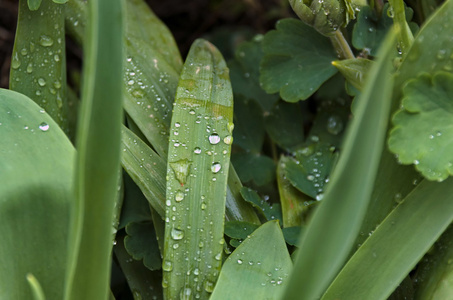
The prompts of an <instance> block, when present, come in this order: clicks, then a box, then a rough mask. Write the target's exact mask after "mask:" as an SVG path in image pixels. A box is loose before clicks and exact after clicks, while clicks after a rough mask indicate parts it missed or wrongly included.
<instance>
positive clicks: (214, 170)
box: [211, 162, 222, 173]
mask: <svg viewBox="0 0 453 300" xmlns="http://www.w3.org/2000/svg"><path fill="white" fill-rule="evenodd" d="M221 168H222V166H221V165H220V163H218V162H215V163H213V164H212V166H211V171H212V173H218V172H219V171H220V169H221Z"/></svg>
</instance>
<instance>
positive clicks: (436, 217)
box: [322, 179, 453, 300]
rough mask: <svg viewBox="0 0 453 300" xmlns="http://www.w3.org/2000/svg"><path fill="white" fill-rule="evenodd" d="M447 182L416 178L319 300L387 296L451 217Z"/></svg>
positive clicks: (450, 192) (452, 192) (374, 299)
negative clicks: (434, 202) (413, 186)
mask: <svg viewBox="0 0 453 300" xmlns="http://www.w3.org/2000/svg"><path fill="white" fill-rule="evenodd" d="M452 184H453V181H452V179H448V180H446V181H445V182H443V183H437V182H429V181H427V180H425V181H423V182H422V183H420V184H419V185H418V186H417V187H416V188H415V189H414V190H413V191H412V192H411V193H410V194H409V195H408V196H407V197H406V198H405V199H404V201H402V202H401V204H400V205H398V207H397V208H396V209H394V210H393V211H392V213H391V214H390V215H388V217H387V218H386V219H385V220H384V222H383V223H381V224H380V225H379V227H378V228H377V229H376V230H375V231H374V233H373V234H372V235H371V236H370V237H369V238H368V239H367V240H366V242H365V243H364V244H363V245H362V246H361V247H360V248H359V250H358V251H357V252H356V253H355V254H354V256H353V257H352V258H351V259H350V260H349V261H348V263H347V264H346V266H345V267H344V268H343V269H342V271H341V272H340V273H339V274H338V277H337V278H336V279H335V281H334V282H333V283H332V285H331V286H330V287H329V289H328V290H327V292H326V294H325V295H324V296H323V298H322V300H331V299H332V300H333V299H351V300H355V299H357V300H359V299H369V300H378V299H386V298H387V297H388V296H389V295H390V294H391V293H392V291H393V290H394V289H395V288H396V287H397V286H398V284H399V283H400V282H401V281H402V280H403V279H404V278H405V277H406V275H407V274H408V273H409V272H410V271H411V270H412V269H413V268H414V266H415V265H416V264H417V263H418V262H419V260H420V259H421V258H422V256H423V255H424V254H425V253H426V252H427V251H428V250H429V249H430V247H431V246H432V245H433V243H434V242H435V241H436V240H437V239H438V237H439V236H440V235H441V234H442V232H443V231H444V230H445V229H446V228H447V226H448V225H449V224H450V223H451V222H452V221H453V216H452V214H451V211H452V209H453V197H452V195H453V189H452V186H453V185H452ZM433 201H436V205H433ZM389 266H391V268H389ZM370 270H373V272H370ZM423 299H429V298H423ZM439 299H444V298H439Z"/></svg>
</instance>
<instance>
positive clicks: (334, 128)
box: [327, 115, 344, 135]
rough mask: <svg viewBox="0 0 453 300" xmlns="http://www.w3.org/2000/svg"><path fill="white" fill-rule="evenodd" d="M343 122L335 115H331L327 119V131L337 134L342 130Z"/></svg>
mask: <svg viewBox="0 0 453 300" xmlns="http://www.w3.org/2000/svg"><path fill="white" fill-rule="evenodd" d="M343 127H344V126H343V122H342V120H341V118H340V117H339V116H337V115H332V116H330V117H329V118H328V119H327V131H328V132H329V133H331V134H334V135H337V134H339V133H340V132H341V131H342V130H343Z"/></svg>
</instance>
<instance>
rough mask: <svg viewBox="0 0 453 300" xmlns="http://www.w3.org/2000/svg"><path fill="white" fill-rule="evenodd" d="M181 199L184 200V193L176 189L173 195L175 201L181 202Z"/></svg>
mask: <svg viewBox="0 0 453 300" xmlns="http://www.w3.org/2000/svg"><path fill="white" fill-rule="evenodd" d="M182 200H184V193H183V192H182V191H177V192H176V195H175V201H176V202H181V201H182Z"/></svg>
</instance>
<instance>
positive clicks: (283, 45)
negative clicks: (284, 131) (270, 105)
mask: <svg viewBox="0 0 453 300" xmlns="http://www.w3.org/2000/svg"><path fill="white" fill-rule="evenodd" d="M263 51H264V57H263V60H262V61H261V69H260V71H261V75H260V82H261V84H262V87H263V88H264V90H265V91H266V92H268V93H275V92H280V96H281V97H282V99H283V100H286V101H288V102H297V101H298V100H301V99H302V100H305V99H307V98H308V97H310V96H311V95H312V94H313V93H314V92H316V90H317V89H318V88H319V87H320V86H321V84H322V83H323V82H325V81H326V80H327V79H329V78H330V77H332V75H334V74H335V73H336V72H337V70H336V69H335V67H333V66H332V64H331V62H332V61H333V60H336V59H337V58H336V56H335V51H334V50H333V48H332V45H331V44H330V41H329V39H328V38H326V37H324V36H322V35H321V34H319V33H318V32H317V31H316V30H315V29H313V28H312V27H310V26H308V25H305V24H304V23H303V22H301V21H299V20H296V19H284V20H281V21H279V22H278V23H277V30H272V31H270V32H269V33H267V34H266V35H265V37H264V40H263Z"/></svg>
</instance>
